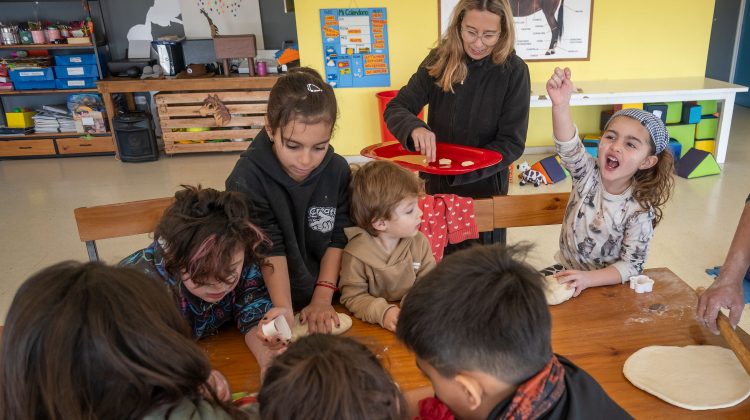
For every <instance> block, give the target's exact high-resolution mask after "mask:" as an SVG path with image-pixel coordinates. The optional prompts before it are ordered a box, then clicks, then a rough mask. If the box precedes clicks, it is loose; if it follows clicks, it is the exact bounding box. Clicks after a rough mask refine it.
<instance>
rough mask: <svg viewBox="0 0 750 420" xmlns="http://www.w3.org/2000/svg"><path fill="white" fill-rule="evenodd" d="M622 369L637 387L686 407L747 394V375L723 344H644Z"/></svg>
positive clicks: (725, 403)
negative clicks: (645, 345)
mask: <svg viewBox="0 0 750 420" xmlns="http://www.w3.org/2000/svg"><path fill="white" fill-rule="evenodd" d="M622 373H623V374H624V375H625V377H626V378H628V380H629V381H630V382H631V383H632V384H633V385H635V386H636V387H638V388H640V389H642V390H644V391H646V392H648V393H649V394H652V395H654V396H656V397H659V398H661V399H662V400H664V401H666V402H668V403H670V404H673V405H676V406H677V407H682V408H687V409H688V410H711V409H715V408H725V407H732V406H734V405H737V404H739V403H740V402H742V401H743V400H744V399H745V398H747V397H748V395H750V375H748V374H747V372H745V369H743V367H742V365H741V364H740V361H739V360H737V356H735V355H734V353H732V351H731V350H729V349H725V348H723V347H717V346H685V347H672V346H650V347H644V348H642V349H640V350H638V351H637V352H635V353H633V354H632V355H631V356H630V357H628V360H626V361H625V366H623V368H622Z"/></svg>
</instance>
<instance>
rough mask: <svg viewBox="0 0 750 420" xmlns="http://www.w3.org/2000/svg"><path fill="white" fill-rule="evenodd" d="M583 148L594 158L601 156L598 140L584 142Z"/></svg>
mask: <svg viewBox="0 0 750 420" xmlns="http://www.w3.org/2000/svg"><path fill="white" fill-rule="evenodd" d="M583 147H584V148H585V149H586V151H587V152H588V153H589V154H590V155H591V156H593V157H596V156H597V155H598V154H599V141H598V140H583Z"/></svg>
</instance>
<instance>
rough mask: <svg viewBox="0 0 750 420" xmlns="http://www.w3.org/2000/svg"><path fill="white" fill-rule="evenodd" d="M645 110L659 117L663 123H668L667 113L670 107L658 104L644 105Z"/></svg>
mask: <svg viewBox="0 0 750 420" xmlns="http://www.w3.org/2000/svg"><path fill="white" fill-rule="evenodd" d="M643 110H644V111H647V112H650V113H652V114H654V115H656V116H657V117H659V118H661V120H662V122H664V123H666V122H667V111H668V110H669V107H668V106H667V104H662V103H656V104H643Z"/></svg>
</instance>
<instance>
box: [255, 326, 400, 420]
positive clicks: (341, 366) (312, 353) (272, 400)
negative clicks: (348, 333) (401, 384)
mask: <svg viewBox="0 0 750 420" xmlns="http://www.w3.org/2000/svg"><path fill="white" fill-rule="evenodd" d="M258 402H259V403H260V414H261V417H262V418H264V419H272V420H293V419H317V420H328V419H331V420H333V419H364V418H366V419H371V420H375V419H406V418H407V414H406V403H405V402H404V399H403V396H402V395H401V393H400V392H399V389H398V387H397V386H396V384H395V383H394V382H393V379H391V376H390V375H389V374H388V372H386V370H385V368H383V366H382V365H381V364H380V362H378V359H377V358H376V357H375V355H374V354H373V353H372V352H371V351H370V350H368V349H367V347H365V346H364V345H362V344H360V343H358V342H356V341H354V340H352V339H351V338H348V337H341V336H335V335H327V334H314V335H311V336H308V337H303V338H301V339H299V340H298V341H296V342H294V343H292V344H290V345H289V348H288V349H287V350H286V351H285V352H284V353H282V354H281V355H279V356H277V357H276V359H275V360H274V362H273V364H272V365H271V367H270V368H269V369H268V371H267V372H266V376H265V378H264V379H263V386H262V387H261V389H260V393H259V394H258Z"/></svg>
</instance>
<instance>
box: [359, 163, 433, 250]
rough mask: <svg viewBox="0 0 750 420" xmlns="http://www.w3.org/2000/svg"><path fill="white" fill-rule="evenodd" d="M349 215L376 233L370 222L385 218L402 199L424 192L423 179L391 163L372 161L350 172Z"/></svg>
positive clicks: (390, 215)
mask: <svg viewBox="0 0 750 420" xmlns="http://www.w3.org/2000/svg"><path fill="white" fill-rule="evenodd" d="M351 186H352V204H351V211H350V213H351V217H352V221H353V222H354V224H355V225H357V226H359V227H360V228H362V229H364V230H366V231H367V232H368V233H369V234H370V235H373V236H377V234H378V231H376V230H375V229H374V228H373V227H372V222H374V221H376V220H378V219H385V220H388V219H390V218H391V217H392V216H393V211H394V210H395V208H396V206H398V204H399V203H400V202H401V200H404V199H406V198H410V197H418V196H419V195H421V194H422V193H423V192H424V181H423V180H422V179H421V178H419V177H418V176H417V175H416V174H414V173H412V172H410V171H409V170H408V169H405V168H402V167H401V166H398V165H397V164H395V163H393V162H388V161H385V160H376V161H372V162H368V163H366V164H364V165H362V166H361V167H359V169H357V170H355V171H353V172H352V182H351Z"/></svg>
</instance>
